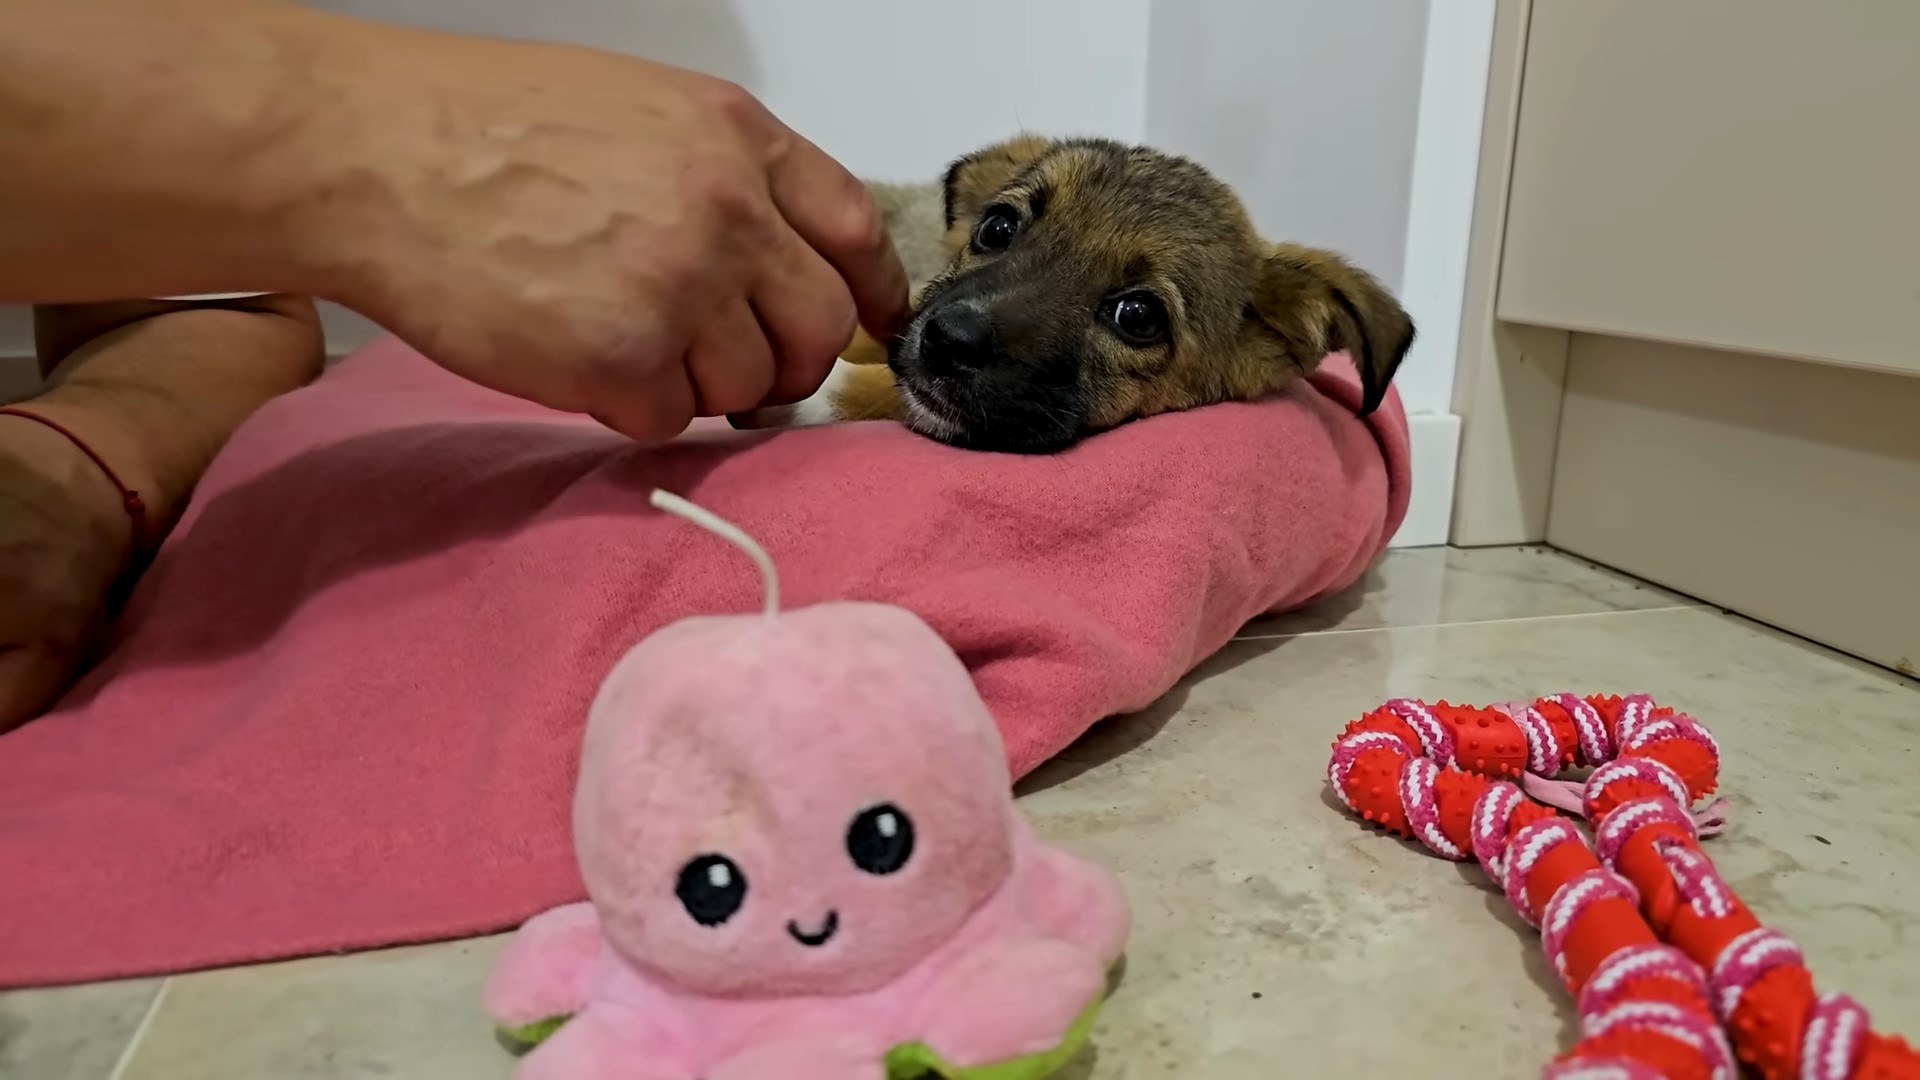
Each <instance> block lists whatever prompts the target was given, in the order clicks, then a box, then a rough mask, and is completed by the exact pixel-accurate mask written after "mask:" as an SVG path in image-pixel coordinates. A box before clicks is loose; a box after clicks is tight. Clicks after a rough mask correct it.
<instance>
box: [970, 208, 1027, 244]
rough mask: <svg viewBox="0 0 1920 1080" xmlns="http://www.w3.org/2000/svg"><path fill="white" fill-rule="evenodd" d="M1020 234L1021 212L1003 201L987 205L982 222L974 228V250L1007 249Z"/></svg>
mask: <svg viewBox="0 0 1920 1080" xmlns="http://www.w3.org/2000/svg"><path fill="white" fill-rule="evenodd" d="M1019 235H1020V214H1019V212H1018V211H1016V210H1015V209H1014V208H1013V207H1011V206H1008V205H1006V204H1005V203H1001V204H999V205H997V206H989V207H987V212H986V214H985V215H983V216H982V217H981V218H980V224H979V225H977V226H975V228H974V230H973V250H975V251H1005V250H1007V248H1008V247H1009V246H1010V245H1011V244H1012V243H1013V238H1014V237H1016V236H1019Z"/></svg>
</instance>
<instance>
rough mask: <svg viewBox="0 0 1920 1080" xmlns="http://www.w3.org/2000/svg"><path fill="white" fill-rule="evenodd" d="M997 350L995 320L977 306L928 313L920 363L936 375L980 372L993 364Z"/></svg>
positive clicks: (945, 307) (954, 306)
mask: <svg viewBox="0 0 1920 1080" xmlns="http://www.w3.org/2000/svg"><path fill="white" fill-rule="evenodd" d="M997 348H998V342H997V340H996V335H995V334H994V330H993V320H992V319H991V318H989V317H988V315H987V313H986V312H985V311H983V310H981V308H980V307H979V306H978V305H976V304H971V303H965V302H961V303H949V304H942V305H941V306H940V307H938V308H935V309H934V310H933V311H930V312H928V313H927V320H926V325H925V326H924V328H923V329H922V330H921V332H920V360H921V363H923V364H924V365H926V367H927V370H928V372H929V373H930V374H933V375H957V374H960V373H963V372H968V371H975V370H978V369H979V368H982V367H985V366H986V365H987V364H989V363H991V362H992V361H993V357H994V354H995V352H996V351H997Z"/></svg>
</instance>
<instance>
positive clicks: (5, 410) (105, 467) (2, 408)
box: [0, 405, 149, 562]
mask: <svg viewBox="0 0 1920 1080" xmlns="http://www.w3.org/2000/svg"><path fill="white" fill-rule="evenodd" d="M0 416H18V417H21V418H23V419H26V420H31V421H33V422H34V423H36V424H40V425H42V426H44V427H49V428H52V429H53V430H55V431H57V432H59V433H60V434H61V435H62V436H64V437H65V438H66V440H67V441H68V442H70V443H72V444H73V445H74V446H77V447H79V448H80V452H81V453H83V454H85V455H87V460H88V461H91V462H93V463H94V464H95V465H97V466H99V468H100V471H101V472H102V473H104V474H106V477H107V480H108V482H109V483H111V484H113V486H114V487H116V488H118V489H120V505H121V506H123V507H125V508H126V511H127V518H128V519H129V520H130V521H131V522H132V524H133V556H134V560H135V561H136V562H137V561H138V560H139V558H140V557H141V555H143V554H144V553H145V552H146V550H147V541H148V539H149V534H148V527H149V526H148V522H147V501H146V500H145V499H142V498H141V497H140V493H139V492H137V491H135V490H133V489H132V488H130V487H128V486H127V485H126V483H125V482H124V481H122V480H121V479H120V474H119V473H117V472H114V471H113V466H111V465H109V464H107V459H105V458H103V457H101V456H100V455H99V454H98V453H96V452H95V451H94V449H93V447H91V446H88V445H87V441H86V440H85V439H82V438H81V437H80V436H78V435H76V434H74V433H73V431H72V430H71V429H69V428H68V427H67V426H66V425H65V424H62V423H60V422H59V421H57V420H53V419H50V418H48V417H45V416H42V415H40V414H39V413H37V412H34V411H33V410H31V409H23V408H20V407H19V406H18V405H0Z"/></svg>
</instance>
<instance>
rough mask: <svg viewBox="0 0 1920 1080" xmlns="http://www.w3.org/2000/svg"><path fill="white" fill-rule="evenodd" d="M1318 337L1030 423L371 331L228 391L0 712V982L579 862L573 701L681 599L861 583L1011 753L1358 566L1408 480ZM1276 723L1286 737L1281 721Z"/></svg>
mask: <svg viewBox="0 0 1920 1080" xmlns="http://www.w3.org/2000/svg"><path fill="white" fill-rule="evenodd" d="M1359 396H1360V393H1359V386H1358V380H1357V379H1356V378H1355V377H1354V375H1353V372H1352V368H1351V366H1350V365H1349V364H1348V363H1346V362H1345V360H1344V358H1338V357H1336V358H1333V359H1331V360H1329V362H1328V363H1327V365H1326V366H1325V367H1324V368H1323V369H1322V371H1321V372H1320V373H1319V374H1317V375H1316V376H1315V377H1314V378H1313V380H1312V382H1311V384H1307V383H1301V384H1299V385H1298V386H1296V387H1295V388H1294V389H1293V390H1292V391H1291V392H1290V393H1287V394H1284V395H1282V396H1279V397H1277V398H1274V399H1272V400H1269V401H1265V402H1261V403H1259V404H1230V405H1219V406H1214V407H1211V408H1207V409H1202V410H1198V411H1194V412H1189V413H1182V414H1177V415H1171V416H1164V417H1158V418H1155V419H1152V420H1147V421H1143V422H1140V423H1136V424H1131V425H1128V426H1126V427H1124V428H1122V429H1120V430H1118V431H1115V432H1112V433H1110V434H1107V435H1103V436H1100V437H1098V438H1095V439H1092V440H1089V441H1087V442H1086V443H1084V444H1082V445H1080V446H1079V447H1076V448H1075V449H1073V450H1071V451H1069V452H1067V453H1065V454H1061V455H1058V456H1052V457H1006V456H998V455H988V454H979V453H970V452H965V451H959V450H953V449H950V448H948V447H945V446H941V445H938V444H936V443H933V442H930V441H928V440H926V439H923V438H920V437H918V436H915V435H912V434H910V433H908V432H907V431H905V430H904V429H902V428H900V427H898V426H897V425H893V424H879V423H873V424H854V425H844V426H837V427H831V428H814V429H805V430H795V431H786V432H777V433H751V434H749V433H740V432H734V431H731V430H728V429H726V428H725V427H724V425H701V426H700V427H698V428H697V429H696V430H695V431H694V432H691V433H689V434H688V435H687V436H685V437H683V438H681V439H680V440H678V441H676V442H674V443H672V444H670V445H667V446H664V447H658V448H653V449H643V448H640V447H636V446H634V445H632V444H629V443H627V442H625V441H624V440H623V439H621V438H619V437H618V436H615V435H613V434H610V433H608V432H606V431H604V430H602V429H600V428H599V427H597V426H596V425H594V424H592V423H590V422H588V421H584V420H580V419H576V418H572V417H567V416H560V415H556V414H554V413H551V412H547V411H544V410H542V409H540V408H537V407H535V406H530V405H527V404H524V403H522V402H518V401H514V400H511V399H508V398H505V397H501V396H499V395H496V394H494V393H491V392H489V391H486V390H482V389H479V388H477V387H474V386H471V385H468V384H466V383H463V382H460V381H459V380H457V379H455V378H454V377H453V376H450V375H447V374H445V373H443V372H442V371H440V370H439V369H438V368H435V367H434V366H432V365H431V364H429V363H428V362H427V361H426V360H424V359H423V358H421V357H420V356H418V355H417V354H415V353H412V352H411V351H409V350H407V349H406V348H405V347H404V346H401V345H399V344H397V343H395V342H392V341H383V342H381V343H379V344H376V345H374V346H372V347H370V348H368V349H366V350H364V351H363V352H361V353H360V354H358V355H356V356H354V357H352V358H350V359H348V360H347V361H345V362H344V363H342V364H341V365H339V366H338V367H337V368H335V369H334V370H333V371H331V372H330V373H328V375H327V376H326V377H325V378H323V379H321V380H320V381H319V382H318V383H316V384H315V385H313V386H312V387H309V388H308V389H306V390H303V391H301V392H299V393H296V394H293V395H290V396H288V397H286V398H283V399H281V400H280V401H277V402H275V403H273V404H272V405H270V406H269V407H267V408H266V409H264V410H262V411H261V412H260V414H259V415H258V416H256V417H254V418H253V420H252V421H250V422H249V423H248V424H247V425H246V426H245V427H244V428H243V429H242V430H241V431H240V432H239V433H238V434H237V435H236V436H235V437H234V439H233V441H232V442H231V443H230V444H229V445H228V446H227V448H226V450H225V451H224V452H223V453H222V454H221V455H220V458H219V459H218V460H217V461H216V462H215V463H214V466H213V468H212V470H211V471H209V472H208V474H207V476H206V479H205V482H204V483H203V484H202V486H201V489H200V492H199V494H198V495H197V497H196V499H195V501H194V504H193V507H192V509H191V510H190V511H189V513H188V515H187V518H186V520H185V521H183V522H182V523H181V526H180V528H179V529H178V530H176V531H175V533H174V535H173V537H172V538H171V540H169V542H168V543H167V544H166V546H165V548H164V549H163V550H162V551H161V552H160V554H159V556H158V559H157V561H156V563H155V565H154V566H153V568H152V570H151V571H150V572H149V573H148V575H147V577H146V578H145V580H144V581H143V582H142V583H141V585H140V587H139V589H138V590H137V591H136V593H135V595H134V598H133V601H132V603H131V605H130V608H129V611H128V613H127V616H126V618H125V620H124V625H123V631H122V636H121V639H120V641H119V642H118V644H117V645H116V647H115V649H114V651H113V652H112V653H111V655H109V656H108V657H107V659H106V660H105V662H103V663H102V664H101V665H100V667H99V668H98V669H96V670H95V671H94V672H93V673H92V674H91V675H90V676H89V677H88V678H87V679H86V680H85V681H84V682H83V683H82V684H81V685H80V686H78V687H77V688H76V689H75V690H74V691H73V692H72V693H71V694H70V695H69V696H68V697H67V699H66V700H65V701H64V702H63V703H62V704H61V707H60V708H59V709H58V710H57V711H56V712H54V713H53V714H52V715H49V716H47V717H45V718H43V719H41V720H39V721H37V722H35V723H33V724H31V725H29V726H27V727H26V728H24V729H22V730H20V731H18V732H15V733H13V734H10V735H6V736H0V986H17V985H25V984H41V983H61V982H75V981H82V980H93V979H103V978H110V977H116V976H130V975H146V974H154V973H160V972H172V971H180V970H187V969H193V968H201V967H209V966H216V965H227V964H235V963H241V962H246V961H257V960H267V959H275V958H283V957H290V956H297V955H303V954H312V953H321V952H331V951H337V950H344V949H357V948H368V947H375V946H383V945H392V944H397V943H401V942H409V941H421V940H430V939H437V938H447V937H454V936H460V935H468V934H475V933H481V932H486V931H493V930H500V929H503V928H505V927H509V926H513V925H515V924H517V923H519V922H520V921H521V920H523V919H525V918H526V917H528V916H530V915H532V914H533V913H535V912H537V911H541V910H544V909H546V908H550V907H553V906H555V905H558V904H561V903H565V902H568V901H571V900H575V899H578V898H579V897H580V896H581V895H582V890H581V885H580V879H579V875H578V871H577V870H576V868H575V865H574V858H573V851H572V845H571V840H570V831H569V823H568V805H569V799H570V797H571V793H572V787H573V776H574V766H575V762H576V760H577V755H578V752H579V747H580V735H581V727H582V724H583V722H584V720H585V717H586V708H587V703H588V701H589V699H590V698H591V697H592V695H593V693H594V690H595V688H596V687H597V686H598V685H599V683H600V680H601V679H602V677H604V676H605V675H606V674H607V672H608V670H609V669H610V668H611V666H612V664H613V662H614V660H615V659H616V658H617V657H619V656H620V654H621V653H622V652H623V651H624V650H626V649H627V648H628V647H629V646H631V645H632V644H633V643H634V642H635V641H637V640H639V639H640V638H641V637H643V636H645V635H646V634H647V633H649V632H650V631H652V630H654V629H655V628H657V627H659V626H661V625H663V624H665V623H667V622H670V621H672V620H674V619H678V618H680V617H682V616H685V615H692V614H696V613H712V612H732V611H746V610H751V609H752V608H753V607H754V606H755V605H757V604H758V602H759V599H758V597H759V581H758V580H757V578H756V577H755V575H754V574H753V573H751V572H750V571H749V569H748V568H746V567H745V566H743V565H742V563H741V561H740V559H739V557H738V555H737V554H736V553H735V552H733V551H732V550H730V549H728V548H726V547H725V546H724V545H719V544H714V543H712V542H711V538H710V537H707V536H705V535H704V534H701V533H699V531H698V530H693V529H688V528H686V527H685V526H684V524H682V523H680V522H679V521H677V520H675V519H670V518H667V517H666V516H664V515H661V514H659V513H658V512H656V511H654V510H652V509H651V508H650V507H649V506H648V505H647V495H648V492H649V490H650V489H651V488H653V487H655V486H656V485H657V486H659V487H663V488H666V489H668V490H671V491H675V492H678V493H680V494H683V495H686V496H688V497H690V498H693V499H695V500H697V501H698V502H699V503H700V504H701V505H703V506H705V507H707V508H708V509H710V510H712V511H714V512H715V513H718V514H720V515H722V516H723V517H726V518H728V519H730V520H732V521H734V522H737V523H738V524H739V525H741V526H742V527H743V528H745V529H746V530H747V531H748V532H750V533H751V534H752V535H753V536H754V537H756V538H757V539H758V540H759V541H760V542H761V543H762V544H764V545H765V546H766V547H767V549H768V550H769V551H770V552H771V553H772V554H773V557H774V558H775V559H776V560H777V561H778V563H779V565H780V570H781V574H782V578H783V581H784V585H785V591H786V594H787V595H786V603H787V605H788V606H790V607H798V606H801V605H804V604H809V603H813V602H815V601H820V600H830V599H831V600H840V599H866V600H879V601H884V602H887V603H894V604H900V605H903V606H905V607H907V608H910V609H912V610H913V611H915V612H917V613H918V614H919V615H920V616H921V617H922V618H924V619H925V620H926V621H927V622H928V623H930V624H931V625H932V626H933V627H934V629H936V630H938V631H939V632H940V633H941V635H942V636H944V637H945V638H946V639H947V640H948V642H949V643H951V644H952V645H953V647H954V648H955V650H956V651H957V652H958V653H959V654H960V656H961V658H962V659H964V660H965V661H966V663H967V665H968V667H969V668H970V669H971V670H972V672H973V675H974V677H975V680H976V681H977V683H978V684H979V687H980V690H981V692H982V694H983V695H984V697H985V699H986V701H987V704H988V705H989V706H990V707H991V709H992V711H993V714H994V717H995V719H996V720H997V722H998V723H999V725H1000V727H1001V729H1002V731H1003V732H1004V734H1005V739H1006V745H1007V752H1008V755H1009V757H1010V759H1011V765H1012V767H1013V770H1014V772H1015V773H1016V774H1020V773H1024V772H1026V771H1028V770H1030V769H1032V768H1033V767H1034V766H1035V765H1037V764H1039V763H1040V762H1041V761H1042V760H1044V759H1045V758H1046V757H1047V756H1049V755H1051V754H1053V753H1055V752H1057V751H1059V750H1060V749H1061V748H1063V747H1065V746H1066V745H1067V744H1068V743H1069V742H1070V741H1072V740H1073V739H1074V738H1075V737H1077V736H1078V735H1079V734H1080V733H1081V732H1083V731H1085V730H1086V729H1087V728H1088V727H1089V726H1090V725H1092V724H1093V723H1094V722H1096V721H1097V720H1099V719H1100V718H1102V717H1104V716H1108V715H1111V714H1114V713H1119V712H1125V711H1128V710H1132V709H1138V708H1141V707H1143V706H1145V705H1147V704H1148V703H1150V702H1151V701H1153V700H1154V698H1156V697H1157V696H1159V695H1160V694H1162V693H1164V692H1165V691H1166V690H1167V689H1168V688H1169V687H1171V686H1172V685H1173V684H1174V682H1175V681H1177V680H1178V679H1179V678H1180V676H1181V675H1183V674H1184V673H1186V672H1187V671H1189V670H1190V669H1192V667H1193V666H1194V665H1196V664H1198V663H1199V662H1200V661H1201V660H1202V659H1204V658H1205V657H1206V656H1207V655H1208V654H1210V653H1212V652H1213V651H1214V650H1216V649H1218V648H1219V647H1220V646H1221V645H1222V644H1224V643H1225V642H1226V641H1227V640H1228V639H1229V638H1230V637H1231V636H1232V635H1233V633H1234V631H1235V630H1236V629H1238V627H1239V626H1240V625H1241V624H1242V623H1243V622H1244V621H1245V620H1247V619H1248V618H1250V617H1252V616H1255V615H1258V614H1261V613H1262V612H1266V611H1270V610H1275V609H1281V608H1288V607H1293V606H1297V605H1299V604H1302V603H1305V602H1307V601H1309V600H1312V599H1313V598H1315V597H1318V596H1322V595H1325V594H1326V593H1328V592H1331V591H1333V590H1336V589H1339V588H1341V587H1342V586H1344V585H1346V584H1348V583H1350V582H1352V581H1353V580H1354V579H1355V578H1356V577H1358V576H1359V574H1360V573H1361V571H1362V570H1363V569H1364V568H1365V567H1366V565H1367V564H1368V563H1369V562H1370V561H1371V560H1372V559H1373V558H1374V557H1375V556H1376V555H1378V554H1379V552H1380V550H1381V548H1382V546H1383V545H1384V543H1385V541H1386V540H1387V538H1388V537H1389V536H1390V535H1391V534H1392V532H1393V530H1394V528H1395V527H1396V526H1397V525H1398V524H1399V521H1400V518H1401V515H1402V514H1403V513H1404V511H1405V508H1406V501H1407V454H1406V426H1405V418H1404V416H1403V415H1402V413H1401V411H1400V407H1399V404H1398V402H1397V401H1396V400H1395V399H1393V398H1392V397H1389V399H1388V401H1387V403H1386V405H1385V406H1383V407H1382V408H1381V410H1380V411H1379V412H1378V413H1376V414H1374V415H1373V416H1371V417H1369V418H1367V419H1366V420H1364V421H1363V420H1360V419H1358V418H1356V417H1355V416H1354V414H1353V411H1352V410H1353V408H1354V407H1355V406H1356V405H1357V403H1358V401H1359ZM1305 749H1306V748H1303V752H1304V750H1305Z"/></svg>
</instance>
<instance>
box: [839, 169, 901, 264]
mask: <svg viewBox="0 0 1920 1080" xmlns="http://www.w3.org/2000/svg"><path fill="white" fill-rule="evenodd" d="M852 187H853V190H852V191H851V192H849V193H848V198H847V199H846V207H845V209H844V210H843V211H842V216H841V224H840V228H841V239H842V240H843V241H844V243H845V245H846V247H847V248H849V249H850V250H852V251H855V252H858V253H859V254H861V255H869V256H872V255H879V254H881V253H883V252H885V251H886V250H887V246H888V245H889V244H890V243H892V240H891V239H890V238H889V237H888V235H887V219H886V216H885V215H883V214H882V213H881V212H880V204H879V203H878V202H876V201H875V200H874V197H873V192H871V191H869V190H867V187H866V185H865V184H861V183H859V182H857V181H856V182H854V183H853V185H852Z"/></svg>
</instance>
